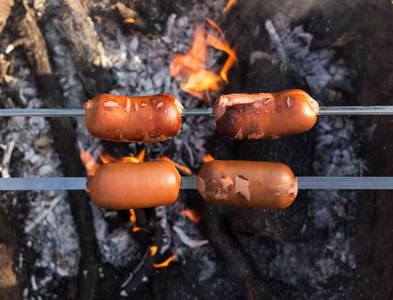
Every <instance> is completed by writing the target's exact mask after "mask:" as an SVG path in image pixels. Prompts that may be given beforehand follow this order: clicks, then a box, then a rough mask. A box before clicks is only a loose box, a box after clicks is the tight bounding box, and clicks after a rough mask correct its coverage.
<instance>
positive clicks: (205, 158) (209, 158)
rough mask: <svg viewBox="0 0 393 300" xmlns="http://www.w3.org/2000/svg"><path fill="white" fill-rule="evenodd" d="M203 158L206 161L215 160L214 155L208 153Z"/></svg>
mask: <svg viewBox="0 0 393 300" xmlns="http://www.w3.org/2000/svg"><path fill="white" fill-rule="evenodd" d="M202 160H203V161H204V162H208V161H211V160H214V158H213V156H211V155H210V154H206V155H204V156H203V157H202Z"/></svg>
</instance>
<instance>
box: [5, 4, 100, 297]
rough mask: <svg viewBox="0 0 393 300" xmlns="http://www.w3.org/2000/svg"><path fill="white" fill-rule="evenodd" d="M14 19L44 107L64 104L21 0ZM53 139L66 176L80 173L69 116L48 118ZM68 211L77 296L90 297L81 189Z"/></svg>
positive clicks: (93, 273)
mask: <svg viewBox="0 0 393 300" xmlns="http://www.w3.org/2000/svg"><path fill="white" fill-rule="evenodd" d="M13 18H14V19H18V22H16V21H15V23H16V24H18V27H17V33H18V36H19V38H20V41H22V45H23V49H24V51H25V53H26V56H27V58H28V61H29V64H30V68H31V69H32V71H33V73H34V75H35V79H36V82H37V85H38V87H39V89H40V91H41V93H42V99H43V101H44V103H45V106H46V107H48V108H58V107H64V98H63V95H62V94H61V90H62V89H61V86H60V83H59V80H58V77H57V76H56V75H55V74H53V72H52V68H51V65H50V62H49V58H48V53H47V48H46V43H45V40H44V38H43V36H42V33H41V31H40V29H39V27H38V25H37V23H36V21H35V19H34V17H33V13H32V11H31V9H30V8H29V7H28V6H27V5H26V4H24V3H18V4H17V5H16V7H15V12H14V16H13ZM50 124H51V128H52V132H53V135H54V140H55V143H56V146H57V150H58V153H59V155H60V157H61V162H62V169H63V172H64V175H65V176H67V177H72V176H80V174H83V172H84V167H83V165H82V163H81V161H80V159H79V151H78V149H77V147H76V144H75V135H74V131H73V127H72V124H71V122H70V120H69V119H61V120H60V119H56V118H53V119H50ZM69 199H70V206H71V211H72V214H73V217H74V220H75V224H76V227H77V230H78V234H79V240H80V246H81V253H82V257H81V261H80V269H79V291H78V298H80V299H93V298H94V295H95V290H96V288H97V280H98V267H99V264H100V261H99V259H98V258H97V253H98V249H97V242H96V240H95V235H94V228H93V222H92V213H91V209H90V202H89V200H88V197H87V195H86V194H85V193H84V192H79V191H70V192H69Z"/></svg>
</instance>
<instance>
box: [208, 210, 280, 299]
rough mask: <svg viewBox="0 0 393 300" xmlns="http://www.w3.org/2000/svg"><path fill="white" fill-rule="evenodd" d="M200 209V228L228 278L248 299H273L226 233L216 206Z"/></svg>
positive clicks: (226, 230) (238, 247)
mask: <svg viewBox="0 0 393 300" xmlns="http://www.w3.org/2000/svg"><path fill="white" fill-rule="evenodd" d="M202 207H203V209H202V216H203V217H202V220H201V221H202V228H203V230H204V232H205V235H206V236H207V237H208V239H209V241H210V243H211V244H212V246H213V247H214V249H215V250H216V251H217V253H218V255H219V257H220V258H221V259H222V262H223V263H224V268H225V269H227V271H228V272H229V274H230V276H231V277H232V278H234V279H235V281H236V282H237V284H238V285H239V286H240V287H242V288H247V289H248V294H249V299H274V297H273V295H272V294H271V293H270V291H269V290H268V287H267V286H266V284H265V283H264V282H263V281H262V279H261V278H260V277H259V275H258V274H257V272H256V271H255V270H254V268H253V266H252V264H251V262H250V261H249V260H248V257H247V255H246V253H245V252H244V251H243V250H242V249H241V246H240V244H239V243H238V242H237V241H236V239H235V238H234V237H233V236H232V235H231V233H230V232H229V231H228V229H227V226H226V224H225V223H224V222H223V220H222V216H220V214H219V213H218V210H217V206H214V205H212V204H209V203H203V204H202ZM251 286H252V288H250V287H251Z"/></svg>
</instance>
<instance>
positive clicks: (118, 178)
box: [87, 161, 181, 209]
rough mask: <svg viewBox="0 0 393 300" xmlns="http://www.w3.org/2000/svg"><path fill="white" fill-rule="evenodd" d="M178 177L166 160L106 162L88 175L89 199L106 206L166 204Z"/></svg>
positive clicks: (176, 191)
mask: <svg viewBox="0 0 393 300" xmlns="http://www.w3.org/2000/svg"><path fill="white" fill-rule="evenodd" d="M180 183H181V177H180V174H179V172H178V171H177V170H176V168H175V167H174V166H173V165H172V164H171V163H170V162H166V161H156V162H143V163H132V162H130V163H108V164H104V165H101V166H100V167H99V168H98V169H97V171H96V172H95V173H94V176H93V178H92V179H88V182H87V187H88V189H90V197H91V200H92V201H93V202H94V204H96V205H97V206H100V207H103V208H108V209H130V208H144V207H154V206H160V205H167V204H171V203H172V202H174V201H175V200H176V199H177V197H178V196H179V190H180Z"/></svg>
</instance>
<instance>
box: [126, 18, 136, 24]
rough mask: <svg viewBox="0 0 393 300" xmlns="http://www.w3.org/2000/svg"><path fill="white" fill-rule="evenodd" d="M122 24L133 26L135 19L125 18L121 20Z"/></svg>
mask: <svg viewBox="0 0 393 300" xmlns="http://www.w3.org/2000/svg"><path fill="white" fill-rule="evenodd" d="M123 23H127V24H133V23H135V19H134V18H127V19H124V20H123Z"/></svg>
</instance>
